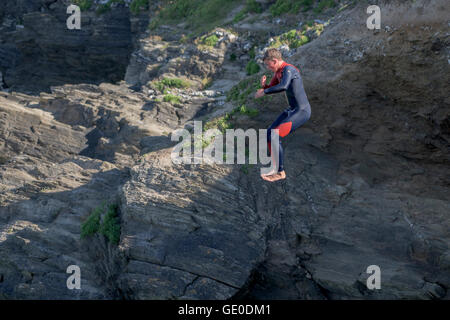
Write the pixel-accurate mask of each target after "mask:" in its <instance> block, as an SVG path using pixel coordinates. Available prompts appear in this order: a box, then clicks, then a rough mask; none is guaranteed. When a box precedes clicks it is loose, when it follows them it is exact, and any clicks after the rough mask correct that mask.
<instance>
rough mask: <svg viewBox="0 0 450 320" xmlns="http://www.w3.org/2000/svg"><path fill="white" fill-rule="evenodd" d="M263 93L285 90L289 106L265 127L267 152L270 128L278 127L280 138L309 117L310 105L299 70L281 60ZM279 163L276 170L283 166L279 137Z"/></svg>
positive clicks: (282, 168) (280, 169) (269, 144)
mask: <svg viewBox="0 0 450 320" xmlns="http://www.w3.org/2000/svg"><path fill="white" fill-rule="evenodd" d="M263 88H264V93H265V94H273V93H278V92H282V91H285V93H286V98H287V100H288V103H289V108H287V109H285V110H284V111H283V112H282V113H281V114H280V115H279V116H278V118H277V119H276V120H275V121H274V122H273V123H272V125H271V126H270V127H269V128H268V129H267V144H268V149H269V154H270V153H271V143H270V142H271V133H272V131H271V130H272V129H278V130H279V131H278V134H279V136H280V138H282V137H285V136H287V135H288V134H289V133H291V132H292V131H294V130H295V129H297V128H298V127H300V126H301V125H303V124H304V123H305V122H306V121H308V120H309V118H310V117H311V106H310V105H309V101H308V98H307V97H306V93H305V89H304V88H303V81H302V77H301V76H300V71H299V70H298V69H297V68H296V67H295V66H293V65H291V64H288V63H286V62H284V61H283V64H282V65H281V67H280V68H279V69H278V70H277V72H275V75H274V76H273V78H272V80H271V81H270V84H269V85H267V84H266V85H264V87H263ZM278 150H279V151H278V152H279V158H278V159H279V165H278V172H281V171H283V170H284V167H283V147H282V146H281V139H280V141H279V145H278Z"/></svg>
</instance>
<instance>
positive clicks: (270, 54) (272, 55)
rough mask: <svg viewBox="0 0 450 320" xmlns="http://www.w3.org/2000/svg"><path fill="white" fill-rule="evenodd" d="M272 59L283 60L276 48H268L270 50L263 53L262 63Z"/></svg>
mask: <svg viewBox="0 0 450 320" xmlns="http://www.w3.org/2000/svg"><path fill="white" fill-rule="evenodd" d="M272 59H278V60H282V59H283V56H282V55H281V52H280V50H278V49H276V48H270V49H267V50H266V52H264V58H263V61H265V60H272Z"/></svg>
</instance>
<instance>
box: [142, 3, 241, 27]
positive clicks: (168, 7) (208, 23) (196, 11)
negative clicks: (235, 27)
mask: <svg viewBox="0 0 450 320" xmlns="http://www.w3.org/2000/svg"><path fill="white" fill-rule="evenodd" d="M241 1H242V0H227V1H223V0H175V1H174V0H163V1H162V9H161V10H160V11H159V12H158V13H157V19H158V21H159V22H158V23H157V22H152V26H151V27H153V28H156V26H157V25H158V24H160V22H161V21H164V23H168V24H179V23H181V22H184V23H186V28H187V29H189V30H193V33H194V36H195V35H199V34H202V33H204V32H207V31H209V30H212V29H213V28H215V27H217V26H219V25H221V24H222V22H223V21H224V20H225V18H226V17H227V15H228V13H229V12H230V11H231V10H232V9H233V8H234V7H235V6H236V5H238V4H239V3H240V2H241ZM149 27H150V26H149Z"/></svg>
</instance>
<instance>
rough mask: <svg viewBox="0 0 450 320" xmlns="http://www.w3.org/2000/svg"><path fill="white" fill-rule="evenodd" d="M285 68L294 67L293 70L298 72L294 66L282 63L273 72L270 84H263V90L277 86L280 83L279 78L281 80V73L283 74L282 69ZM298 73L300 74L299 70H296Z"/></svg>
mask: <svg viewBox="0 0 450 320" xmlns="http://www.w3.org/2000/svg"><path fill="white" fill-rule="evenodd" d="M286 66H291V67H294V68H295V69H297V70H298V68H297V67H296V66H294V65H292V64H290V63H287V62H286V61H283V63H282V64H281V66H280V68H279V69H278V70H277V71H276V72H275V74H274V76H273V78H272V80H271V81H270V83H269V84H268V85H267V84H265V85H264V86H263V89H267V88H270V87H273V86H275V85H277V84H279V83H280V81H281V78H282V72H283V70H284V68H285V67H286ZM298 72H300V70H298Z"/></svg>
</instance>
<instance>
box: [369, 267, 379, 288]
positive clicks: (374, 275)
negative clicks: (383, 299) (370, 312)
mask: <svg viewBox="0 0 450 320" xmlns="http://www.w3.org/2000/svg"><path fill="white" fill-rule="evenodd" d="M366 273H368V274H370V277H368V278H367V281H366V286H367V289H369V290H373V289H381V269H380V267H379V266H377V265H375V264H373V265H370V266H368V267H367V270H366Z"/></svg>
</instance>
